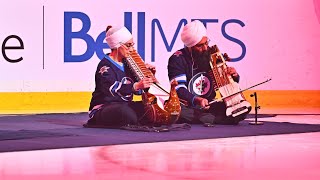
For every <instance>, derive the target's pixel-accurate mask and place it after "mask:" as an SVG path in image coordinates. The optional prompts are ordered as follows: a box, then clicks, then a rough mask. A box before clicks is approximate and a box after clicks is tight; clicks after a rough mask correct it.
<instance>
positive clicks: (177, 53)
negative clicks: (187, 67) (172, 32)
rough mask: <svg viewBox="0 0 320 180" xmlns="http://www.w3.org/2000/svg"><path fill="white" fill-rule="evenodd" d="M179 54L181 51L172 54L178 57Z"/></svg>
mask: <svg viewBox="0 0 320 180" xmlns="http://www.w3.org/2000/svg"><path fill="white" fill-rule="evenodd" d="M181 54H182V52H181V51H176V52H175V53H174V55H175V56H177V57H179V56H180V55H181Z"/></svg>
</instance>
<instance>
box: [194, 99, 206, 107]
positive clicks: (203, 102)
mask: <svg viewBox="0 0 320 180" xmlns="http://www.w3.org/2000/svg"><path fill="white" fill-rule="evenodd" d="M194 102H195V104H196V105H199V106H200V107H201V108H203V109H209V108H210V106H208V105H209V102H208V100H207V99H205V98H202V97H196V98H195V99H194Z"/></svg>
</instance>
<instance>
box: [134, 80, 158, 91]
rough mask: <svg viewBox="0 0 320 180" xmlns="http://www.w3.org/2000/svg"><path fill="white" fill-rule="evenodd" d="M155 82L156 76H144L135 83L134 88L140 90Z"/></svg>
mask: <svg viewBox="0 0 320 180" xmlns="http://www.w3.org/2000/svg"><path fill="white" fill-rule="evenodd" d="M153 82H154V78H144V79H142V80H140V81H139V82H136V83H134V84H133V89H134V90H135V91H139V90H140V89H145V88H149V87H150V86H151V84H152V83H153Z"/></svg>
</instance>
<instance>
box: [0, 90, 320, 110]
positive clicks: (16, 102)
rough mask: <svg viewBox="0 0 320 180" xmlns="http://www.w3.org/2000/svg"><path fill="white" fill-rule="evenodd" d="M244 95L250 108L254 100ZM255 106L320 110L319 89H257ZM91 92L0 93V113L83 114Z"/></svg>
mask: <svg viewBox="0 0 320 180" xmlns="http://www.w3.org/2000/svg"><path fill="white" fill-rule="evenodd" d="M253 92H254V91H252V90H251V91H250V90H248V91H246V92H244V95H245V97H246V98H247V101H249V102H250V103H251V104H252V106H254V98H253V97H250V94H251V93H253ZM256 92H257V94H258V103H259V105H260V106H261V107H262V108H316V109H320V90H295V91H291V90H259V91H256ZM90 98H91V92H2V93H0V114H29V113H67V112H69V113H70V112H86V111H87V110H88V107H89V103H90Z"/></svg>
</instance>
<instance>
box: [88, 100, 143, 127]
mask: <svg viewBox="0 0 320 180" xmlns="http://www.w3.org/2000/svg"><path fill="white" fill-rule="evenodd" d="M143 115H144V106H143V104H142V103H141V102H113V103H110V104H107V105H104V106H103V107H102V108H101V109H100V110H98V111H97V112H96V113H95V115H94V116H93V117H92V118H91V119H89V120H88V122H87V123H86V124H85V125H84V126H85V127H106V128H119V127H122V126H125V125H128V124H131V125H136V124H138V123H139V121H140V120H141V119H143Z"/></svg>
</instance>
